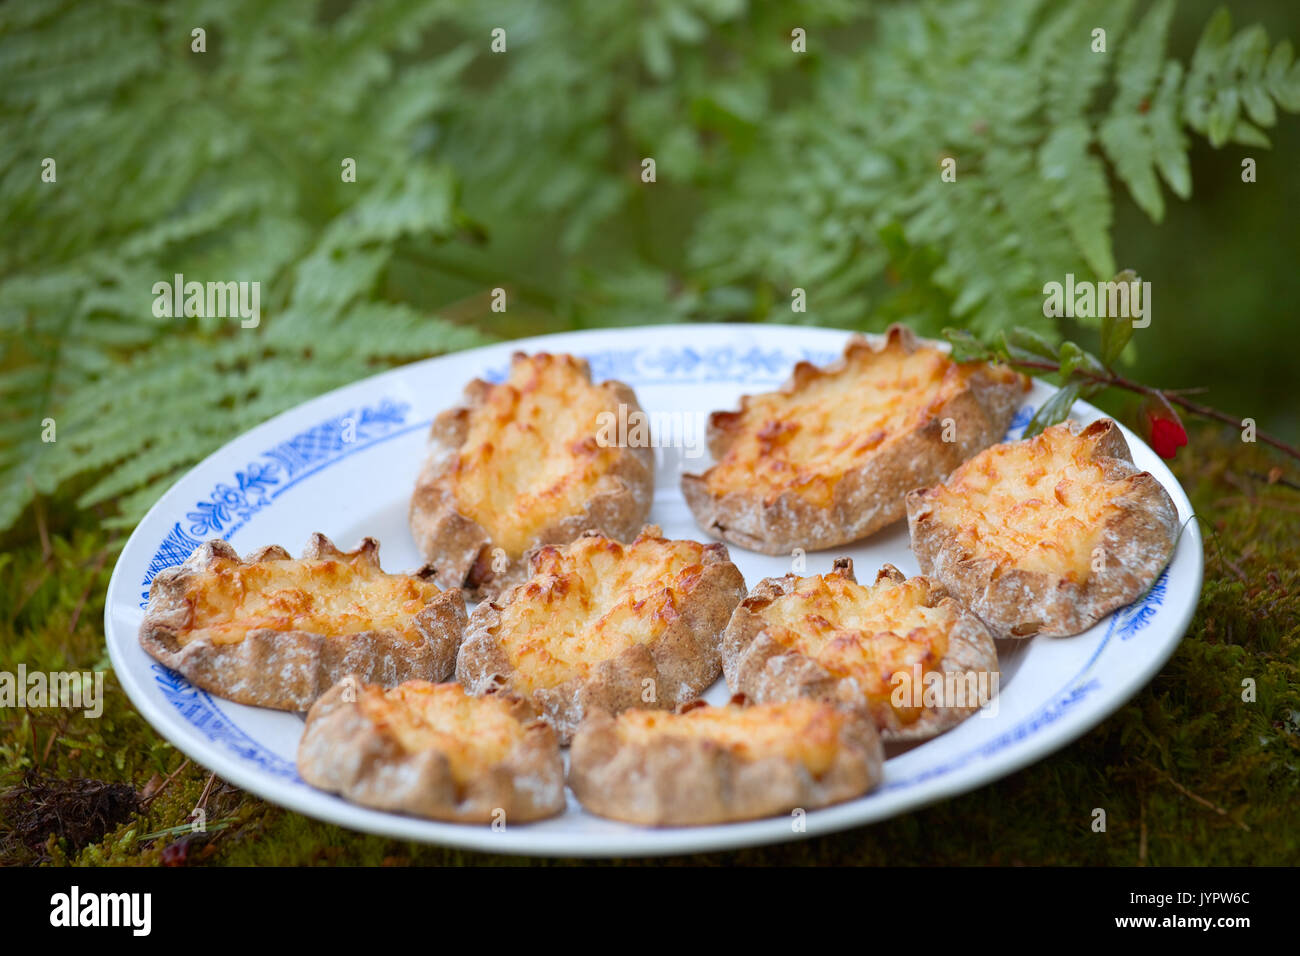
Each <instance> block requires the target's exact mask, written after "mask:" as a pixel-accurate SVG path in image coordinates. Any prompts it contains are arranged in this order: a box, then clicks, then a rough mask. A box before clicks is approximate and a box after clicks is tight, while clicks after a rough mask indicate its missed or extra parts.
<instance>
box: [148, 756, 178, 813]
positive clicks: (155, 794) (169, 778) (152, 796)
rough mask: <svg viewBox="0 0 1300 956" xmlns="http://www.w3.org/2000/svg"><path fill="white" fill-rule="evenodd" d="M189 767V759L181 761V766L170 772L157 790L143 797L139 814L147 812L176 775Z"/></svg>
mask: <svg viewBox="0 0 1300 956" xmlns="http://www.w3.org/2000/svg"><path fill="white" fill-rule="evenodd" d="M189 765H190V758H189V757H186V758H185V759H184V760H182V761H181V765H180V766H179V767H177V768H176V769H175V770H174V771H172V772H171V773H170V774H169V775H168V776H167V779H166V780H164V781H163V782H162V783H160V784H159V785H158V789H157V790H155V791H154V792H153V793H151V794H149V796H147V797H145V798H144V799H143V800H141V801H140V812H141V813H144V812H145V811H146V810H148V809H149V807H151V806H152V805H153V802H154V801H155V800H157V799H158V797H159V795H160V794H161V793H162V792H163V791H164V790H166V789H167V787H168V785H169V784H170V783H171V782H172V781H173V780H175V779H176V776H177V774H179V773H180V772H181V771H182V770H184V769H185V768H186V767H188V766H189Z"/></svg>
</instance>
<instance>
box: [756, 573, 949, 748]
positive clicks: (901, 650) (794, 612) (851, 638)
mask: <svg viewBox="0 0 1300 956" xmlns="http://www.w3.org/2000/svg"><path fill="white" fill-rule="evenodd" d="M937 604H938V602H937V600H936V599H935V596H934V594H933V592H932V591H931V590H930V584H929V582H928V581H926V580H925V579H923V578H909V579H908V580H906V581H903V582H901V583H898V582H894V581H891V580H889V579H883V580H881V581H879V582H877V583H876V584H874V585H871V586H870V587H866V586H864V585H861V584H857V583H856V582H854V581H850V580H848V579H847V578H844V577H842V576H840V575H838V574H829V575H824V576H823V575H817V576H814V577H809V578H802V579H800V581H799V583H798V586H797V587H796V588H795V590H794V592H793V593H791V594H788V595H784V596H782V597H779V598H777V599H776V600H774V601H773V602H772V603H771V604H769V605H768V606H767V607H765V608H763V609H762V610H761V611H760V612H759V613H760V616H761V617H762V619H763V621H764V624H765V626H764V630H765V631H766V632H767V634H768V636H769V637H771V638H772V640H774V641H776V642H777V643H779V644H781V645H782V646H784V647H787V648H789V650H790V651H791V652H793V653H797V654H802V655H803V656H805V657H809V658H812V659H813V660H815V661H817V663H818V664H820V665H821V666H822V667H823V668H824V669H825V670H826V671H827V672H828V673H830V674H832V675H833V676H835V677H851V678H853V679H854V680H856V681H857V683H858V686H859V688H861V690H862V692H863V693H864V694H865V695H866V697H867V698H868V699H869V700H871V701H873V702H875V703H878V704H883V703H891V706H892V701H891V696H892V695H893V692H894V690H895V688H896V687H897V686H898V684H897V681H898V680H901V679H902V678H901V677H900V678H896V677H895V675H896V674H901V675H906V678H907V680H909V681H915V679H916V678H917V676H918V675H919V676H920V677H921V678H922V679H924V675H925V674H926V673H928V672H930V671H932V670H934V669H936V668H937V667H938V666H939V664H940V662H941V661H942V660H943V658H944V655H946V654H947V653H948V634H949V631H950V630H951V629H952V626H953V624H954V623H955V620H954V615H953V612H952V611H951V609H950V606H943V607H940V606H936V605H937ZM918 667H919V671H918V670H917V668H918ZM909 686H910V685H909ZM916 690H917V695H918V696H917V697H910V696H907V697H904V700H906V701H911V702H915V701H919V699H920V697H919V694H920V690H921V689H920V688H916ZM894 710H895V713H897V715H898V717H899V719H900V720H901V721H902V722H903V723H911V722H912V721H915V720H916V719H918V718H919V717H920V716H921V713H922V711H923V708H921V707H920V706H904V707H895V708H894Z"/></svg>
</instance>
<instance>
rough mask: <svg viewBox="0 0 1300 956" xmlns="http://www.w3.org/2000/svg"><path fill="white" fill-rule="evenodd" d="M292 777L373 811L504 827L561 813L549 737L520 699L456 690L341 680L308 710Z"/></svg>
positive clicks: (555, 752) (557, 766) (560, 769)
mask: <svg viewBox="0 0 1300 956" xmlns="http://www.w3.org/2000/svg"><path fill="white" fill-rule="evenodd" d="M298 772H299V773H300V774H301V775H302V778H303V779H304V780H306V781H307V782H308V783H309V784H311V785H312V786H314V787H319V788H320V789H322V790H328V791H330V792H332V793H337V794H339V795H340V796H342V797H344V798H345V799H347V800H351V801H352V802H354V803H359V804H362V805H364V806H368V807H374V808H375V809H377V810H390V811H396V812H398V813H410V814H414V815H416V816H421V817H431V818H433V819H436V820H454V821H458V822H464V823H474V822H478V823H488V822H492V823H496V822H497V821H500V822H502V823H505V824H506V825H507V826H508V825H509V824H511V823H525V822H527V821H530V820H540V819H542V818H544V817H549V816H554V815H555V814H557V813H559V812H560V811H561V810H562V809H564V761H563V758H562V757H561V756H560V747H559V744H558V743H557V742H556V739H555V732H554V731H553V730H552V729H551V728H550V727H549V726H548V725H547V724H546V723H545V722H543V721H540V720H537V719H536V713H535V712H534V711H533V709H532V708H531V707H529V706H528V704H527V703H525V702H524V701H522V700H519V699H518V698H515V697H509V696H506V695H497V694H492V695H489V696H486V697H471V696H469V695H467V694H466V693H465V689H464V688H463V687H461V686H460V685H459V684H431V683H429V682H427V681H407V682H405V683H402V684H399V685H397V686H396V687H391V688H384V687H379V686H376V685H373V684H369V685H365V684H362V683H360V682H359V681H357V680H356V679H355V678H351V677H347V678H344V679H343V680H342V681H340V682H339V683H338V684H336V685H335V686H334V687H332V688H331V689H330V690H329V691H328V692H327V693H326V694H325V695H324V696H322V697H321V698H320V700H318V701H316V703H315V704H314V705H313V706H312V708H311V711H310V712H309V713H308V714H307V726H306V728H305V729H304V731H303V735H302V740H301V741H300V742H299V744H298Z"/></svg>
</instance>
